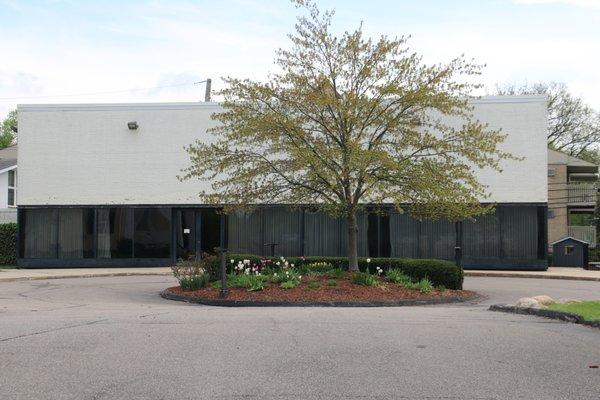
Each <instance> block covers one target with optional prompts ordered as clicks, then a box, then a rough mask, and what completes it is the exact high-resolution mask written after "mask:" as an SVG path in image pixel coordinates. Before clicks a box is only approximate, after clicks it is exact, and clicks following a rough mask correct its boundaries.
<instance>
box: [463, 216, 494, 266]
mask: <svg viewBox="0 0 600 400" xmlns="http://www.w3.org/2000/svg"><path fill="white" fill-rule="evenodd" d="M462 249H463V257H464V258H465V259H469V258H473V259H486V258H489V259H500V258H501V235H500V218H499V216H498V213H497V211H496V212H495V213H493V214H488V215H482V216H479V217H476V218H475V219H472V220H466V221H463V224H462Z"/></svg>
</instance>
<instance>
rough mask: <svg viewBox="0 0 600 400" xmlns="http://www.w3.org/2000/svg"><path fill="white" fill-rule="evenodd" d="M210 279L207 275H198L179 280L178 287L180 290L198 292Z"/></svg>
mask: <svg viewBox="0 0 600 400" xmlns="http://www.w3.org/2000/svg"><path fill="white" fill-rule="evenodd" d="M209 281H210V279H209V276H208V274H200V275H197V276H193V277H191V278H181V279H180V280H179V287H181V289H182V290H198V289H200V288H203V287H205V286H206V285H208V283H209Z"/></svg>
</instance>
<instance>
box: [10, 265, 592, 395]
mask: <svg viewBox="0 0 600 400" xmlns="http://www.w3.org/2000/svg"><path fill="white" fill-rule="evenodd" d="M172 284H174V280H173V279H172V278H170V277H161V276H136V277H111V278H86V279H56V280H48V281H31V282H6V283H0V399H213V398H217V399H348V398H352V399H438V398H442V399H598V397H599V393H600V369H592V368H589V366H590V365H598V364H600V331H598V330H594V329H592V328H588V327H583V326H578V325H572V324H568V323H563V322H557V321H551V320H546V319H542V318H537V317H532V316H520V315H511V314H502V313H493V312H490V311H487V306H488V305H489V304H492V303H505V302H512V301H514V300H516V299H517V298H518V297H521V296H525V295H537V294H548V295H551V296H554V297H569V298H585V299H597V298H600V282H579V281H558V280H542V279H512V278H467V279H466V283H465V287H466V288H469V289H473V290H476V291H478V292H480V293H482V294H484V295H486V296H487V298H486V299H485V300H483V301H482V302H479V303H477V304H474V303H471V304H461V305H449V306H428V307H406V308H357V309H347V308H218V307H207V306H198V305H189V304H185V303H178V302H171V301H168V300H163V299H162V298H160V297H159V296H158V292H159V291H160V290H161V289H163V288H165V287H167V286H170V285H172Z"/></svg>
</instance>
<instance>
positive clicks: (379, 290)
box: [163, 258, 475, 305]
mask: <svg viewBox="0 0 600 400" xmlns="http://www.w3.org/2000/svg"><path fill="white" fill-rule="evenodd" d="M365 262H366V263H367V264H370V263H371V262H372V260H370V259H367V260H366V261H365ZM205 264H207V263H206V262H205ZM229 264H230V266H229V271H231V272H230V273H229V274H228V276H227V282H228V295H227V299H226V302H223V300H222V299H221V298H220V281H213V283H212V284H208V283H207V284H204V285H203V287H199V288H194V289H191V290H190V288H189V285H180V286H179V287H172V288H169V289H167V290H165V292H163V297H166V298H171V299H174V300H186V301H193V302H199V303H206V304H222V305H252V304H253V302H254V303H261V304H260V305H269V304H274V305H291V304H306V305H311V304H312V305H344V303H348V304H350V303H352V305H361V304H363V303H364V304H365V305H403V304H420V303H440V302H450V301H464V300H468V299H471V298H473V297H474V295H475V294H474V293H473V292H471V291H467V290H454V289H446V288H445V287H443V286H441V285H438V286H435V285H434V284H433V283H432V282H431V281H430V280H429V279H427V278H421V279H415V278H413V277H410V276H409V275H407V274H405V273H404V272H403V271H402V270H400V269H398V268H391V269H387V270H384V268H382V267H380V266H376V267H374V268H373V270H374V273H370V270H371V268H367V269H366V271H365V272H354V273H351V272H347V271H344V270H342V269H340V268H338V267H337V266H335V265H334V264H332V263H330V262H326V261H314V262H310V263H303V264H302V265H300V266H298V265H296V264H295V263H291V262H290V260H286V259H284V258H281V259H277V260H270V259H262V260H259V261H258V263H255V262H253V261H252V260H250V259H241V260H236V259H231V260H230V262H229ZM176 270H177V271H180V270H181V268H179V269H174V272H175V271H176ZM367 271H368V272H367ZM176 276H177V275H176ZM186 289H187V290H186ZM227 302H229V304H227Z"/></svg>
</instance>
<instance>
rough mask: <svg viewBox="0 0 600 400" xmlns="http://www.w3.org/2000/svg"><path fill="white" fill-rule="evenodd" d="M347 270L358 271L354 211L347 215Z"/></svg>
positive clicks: (356, 225) (356, 227)
mask: <svg viewBox="0 0 600 400" xmlns="http://www.w3.org/2000/svg"><path fill="white" fill-rule="evenodd" d="M348 270H350V271H358V223H357V222H356V212H354V211H353V212H351V213H350V215H348Z"/></svg>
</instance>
